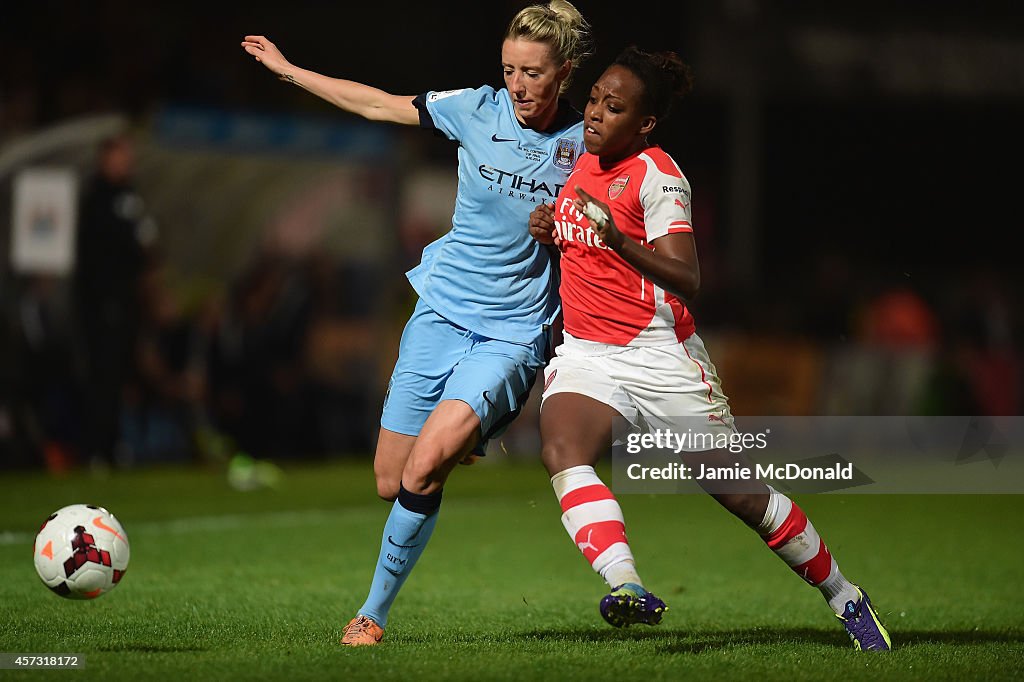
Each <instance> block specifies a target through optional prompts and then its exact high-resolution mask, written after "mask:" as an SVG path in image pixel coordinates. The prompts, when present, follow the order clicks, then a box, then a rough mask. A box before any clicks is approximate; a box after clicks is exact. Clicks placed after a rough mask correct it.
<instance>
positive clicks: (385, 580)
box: [359, 493, 441, 627]
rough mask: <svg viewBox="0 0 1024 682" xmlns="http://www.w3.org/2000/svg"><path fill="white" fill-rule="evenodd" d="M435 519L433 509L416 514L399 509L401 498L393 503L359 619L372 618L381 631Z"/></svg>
mask: <svg viewBox="0 0 1024 682" xmlns="http://www.w3.org/2000/svg"><path fill="white" fill-rule="evenodd" d="M416 497H426V496H416ZM440 498H441V495H440V493H437V502H438V504H439V503H440ZM438 515H439V509H438V508H437V507H435V508H434V510H433V512H432V513H430V514H429V515H428V514H420V513H417V512H413V511H409V510H408V509H406V508H405V507H404V506H402V502H401V497H400V498H399V499H398V500H396V501H395V505H394V506H393V507H392V508H391V515H390V516H388V521H387V523H386V524H384V535H383V537H382V538H381V546H380V556H379V557H378V558H377V568H376V570H375V571H374V572H373V583H371V585H370V594H369V595H368V596H367V597H366V602H365V603H364V604H363V606H362V607H361V608H360V609H359V615H362V616H366V617H367V618H372V619H373V620H374V622H376V623H377V625H380V626H381V627H385V626H386V625H387V622H388V612H389V611H390V610H391V605H392V604H393V603H394V601H395V597H397V596H398V591H399V590H400V589H402V584H403V583H405V579H406V578H407V577H408V576H409V573H410V572H411V571H412V567H413V566H415V565H416V561H417V559H419V558H420V555H421V554H423V550H424V548H425V547H426V546H427V541H428V540H430V536H431V534H432V533H433V532H434V526H435V525H437V517H438Z"/></svg>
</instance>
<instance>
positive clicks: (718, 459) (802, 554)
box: [683, 451, 891, 650]
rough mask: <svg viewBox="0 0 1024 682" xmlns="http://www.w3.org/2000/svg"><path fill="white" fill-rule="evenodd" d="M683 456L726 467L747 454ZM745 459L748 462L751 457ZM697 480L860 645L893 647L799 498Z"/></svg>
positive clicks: (758, 486)
mask: <svg viewBox="0 0 1024 682" xmlns="http://www.w3.org/2000/svg"><path fill="white" fill-rule="evenodd" d="M683 459H684V461H685V462H687V464H688V465H689V466H693V465H694V464H695V463H697V462H704V463H705V464H706V465H708V466H719V467H728V466H731V465H733V464H734V463H735V462H736V461H737V459H744V458H742V457H737V455H736V454H732V453H727V452H724V451H711V452H701V453H691V454H688V455H685V456H684V457H683ZM744 463H745V464H746V465H747V466H748V467H749V466H750V463H749V462H744ZM699 483H700V485H701V487H702V488H703V489H704V491H705V492H707V493H708V494H709V495H711V497H713V498H714V499H715V500H716V501H717V502H718V503H719V504H720V505H722V506H723V507H725V508H726V509H727V510H729V511H730V512H731V513H732V514H733V515H735V516H736V517H737V518H739V519H740V520H741V521H743V522H744V523H746V524H747V525H748V526H750V527H751V528H753V529H754V530H755V531H757V533H758V534H759V535H760V536H761V537H762V538H763V539H764V541H765V543H766V544H767V545H768V547H769V548H770V549H771V550H772V551H773V552H775V554H776V556H778V557H779V558H780V559H782V560H783V561H784V562H786V565H787V566H789V567H790V568H792V569H793V572H794V573H796V574H797V575H799V576H800V577H801V578H803V579H804V580H805V581H807V583H808V584H810V585H813V586H814V587H817V588H818V589H819V590H820V591H821V594H822V596H823V597H824V598H825V600H826V601H827V602H828V604H829V606H830V607H832V610H833V611H834V612H835V614H836V616H837V617H838V618H839V619H840V620H841V621H842V622H843V625H844V627H845V628H846V631H847V633H848V634H849V636H850V639H851V640H853V643H854V646H855V647H856V648H857V649H864V650H887V649H889V647H890V645H891V642H890V639H889V633H888V632H887V631H886V629H885V627H884V626H883V625H882V623H881V621H880V620H879V618H878V614H877V613H876V612H875V610H874V607H873V606H872V605H871V600H870V599H869V598H868V596H867V594H866V593H865V592H864V591H863V590H861V588H859V587H858V586H857V585H855V584H853V583H851V582H850V581H849V580H847V579H846V577H845V576H843V574H842V572H841V571H840V570H839V565H838V564H837V563H836V560H835V559H834V558H833V557H832V555H831V554H830V553H829V550H828V547H826V545H825V542H824V541H823V540H822V539H821V537H820V536H819V535H818V532H817V531H816V530H815V528H814V525H813V524H811V522H810V520H808V518H807V516H806V515H805V514H804V512H803V510H802V509H800V507H798V506H797V504H796V503H795V502H793V501H792V500H791V499H789V498H788V497H786V496H785V495H783V494H782V493H780V492H778V491H777V490H775V489H774V488H772V487H771V486H769V485H766V484H765V483H763V482H761V481H757V480H753V481H735V480H706V479H702V480H701V481H699Z"/></svg>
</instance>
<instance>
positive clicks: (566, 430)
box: [540, 393, 667, 627]
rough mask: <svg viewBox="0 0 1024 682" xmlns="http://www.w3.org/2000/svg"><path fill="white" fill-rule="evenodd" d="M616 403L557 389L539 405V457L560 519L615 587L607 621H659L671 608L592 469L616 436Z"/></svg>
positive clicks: (606, 604) (607, 601) (604, 611)
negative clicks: (645, 574)
mask: <svg viewBox="0 0 1024 682" xmlns="http://www.w3.org/2000/svg"><path fill="white" fill-rule="evenodd" d="M617 415H618V412H616V411H615V410H614V409H613V408H612V407H610V406H608V405H605V404H604V403H602V402H600V401H597V400H594V399H593V398H589V397H587V396H584V395H580V394H578V393H556V394H555V395H552V396H551V397H549V398H547V399H546V400H545V401H544V408H543V410H541V418H540V429H541V440H542V441H543V443H544V446H543V450H542V452H541V459H542V460H543V461H544V466H545V467H547V470H548V474H550V475H551V485H552V487H553V488H554V489H555V495H557V496H558V501H559V504H560V505H561V506H562V512H563V513H562V524H563V525H564V526H565V529H566V531H568V533H569V537H571V538H572V539H573V542H575V543H576V546H577V547H579V549H580V551H581V552H582V553H583V556H584V557H585V558H586V559H587V561H588V562H589V563H590V565H591V567H593V569H594V570H595V571H597V572H598V573H599V574H600V575H601V577H602V578H604V579H605V581H606V582H607V583H608V585H609V587H611V592H610V594H608V595H607V596H605V597H604V599H602V600H601V605H600V611H601V615H602V616H603V617H604V619H605V620H606V621H608V623H610V624H611V625H614V626H615V627H624V626H627V625H631V624H634V623H646V624H648V625H656V624H658V623H659V622H661V618H662V614H663V613H664V612H665V610H666V609H667V607H666V606H665V603H664V602H663V601H661V600H660V599H658V597H656V596H654V595H653V594H651V593H650V592H648V591H647V590H646V589H644V587H643V583H642V582H641V580H640V576H639V575H638V574H637V570H636V561H635V560H634V558H633V552H632V551H631V550H630V548H629V542H628V541H627V539H626V526H625V518H624V517H623V514H622V509H621V508H620V507H619V503H618V501H617V500H616V499H615V496H614V495H612V492H611V490H609V489H608V487H607V486H606V485H605V484H604V482H602V481H601V479H600V478H599V477H598V475H597V473H596V472H595V471H594V465H595V464H596V463H597V461H598V459H599V458H600V456H601V453H603V452H605V451H606V450H607V449H608V446H609V444H610V443H611V438H612V420H613V419H614V417H616V416H617Z"/></svg>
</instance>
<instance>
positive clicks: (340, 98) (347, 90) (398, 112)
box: [242, 35, 420, 125]
mask: <svg viewBox="0 0 1024 682" xmlns="http://www.w3.org/2000/svg"><path fill="white" fill-rule="evenodd" d="M242 49H244V50H245V51H246V52H248V53H249V54H250V55H252V57H253V58H254V59H255V60H256V61H258V62H260V63H261V64H263V65H264V66H265V67H267V68H268V69H270V70H271V71H272V72H273V73H274V74H275V75H276V76H277V77H278V78H280V79H281V80H283V81H287V82H289V83H294V84H295V85H298V86H299V87H301V88H303V89H305V90H308V91H309V92H311V93H313V94H314V95H316V96H317V97H320V98H322V99H325V100H327V101H328V102H330V103H331V104H333V105H335V106H337V107H340V108H341V109H344V110H345V111H349V112H352V113H353V114H358V115H359V116H362V117H363V118H366V119H369V120H371V121H388V122H390V123H401V124H403V125H416V124H418V123H419V121H420V119H419V112H418V111H417V110H416V107H415V106H413V103H412V102H413V99H415V98H414V97H413V96H411V95H410V96H405V95H392V94H389V93H386V92H384V91H383V90H378V89H377V88H373V87H370V86H369V85H363V84H362V83H356V82H355V81H349V80H344V79H341V78H331V77H330V76H324V75H322V74H319V73H316V72H314V71H309V70H308V69H301V68H299V67H297V66H295V65H294V64H292V63H291V62H289V61H288V60H287V59H285V57H284V55H283V54H281V51H280V50H279V49H277V46H276V45H274V43H272V42H270V40H269V39H268V38H267V37H266V36H257V35H250V36H245V40H243V41H242Z"/></svg>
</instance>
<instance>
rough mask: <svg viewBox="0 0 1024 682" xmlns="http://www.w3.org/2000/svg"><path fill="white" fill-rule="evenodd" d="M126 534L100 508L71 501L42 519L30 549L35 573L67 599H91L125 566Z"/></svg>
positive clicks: (111, 583) (116, 578) (108, 587)
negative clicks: (71, 503)
mask: <svg viewBox="0 0 1024 682" xmlns="http://www.w3.org/2000/svg"><path fill="white" fill-rule="evenodd" d="M130 553H131V552H130V550H129V549H128V535H127V534H126V533H125V532H124V528H122V527H121V523H120V522H119V521H118V520H117V519H116V518H114V515H113V514H111V513H110V512H108V511H107V510H106V509H104V508H103V507H96V506H94V505H91V504H73V505H71V506H70V507H64V508H63V509H58V510H57V511H55V512H54V513H53V514H50V517H49V518H48V519H46V521H44V522H43V525H42V527H41V528H40V529H39V535H37V536H36V544H35V546H34V547H33V549H32V556H33V558H34V559H35V564H36V573H38V574H39V577H40V578H41V579H42V581H43V582H44V583H46V586H47V587H49V588H50V589H51V590H53V591H54V592H56V593H57V594H59V595H60V596H62V597H67V598H69V599H95V598H96V597H98V596H100V595H101V594H104V593H106V592H109V591H110V590H112V589H114V587H116V586H117V584H118V583H119V582H121V578H122V577H123V576H124V573H125V571H127V570H128V557H129V555H130Z"/></svg>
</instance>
